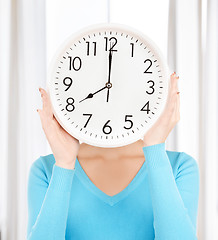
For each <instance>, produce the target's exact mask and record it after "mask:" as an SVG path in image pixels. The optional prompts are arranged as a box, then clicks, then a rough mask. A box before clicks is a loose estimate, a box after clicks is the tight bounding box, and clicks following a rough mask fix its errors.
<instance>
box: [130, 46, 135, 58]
mask: <svg viewBox="0 0 218 240" xmlns="http://www.w3.org/2000/svg"><path fill="white" fill-rule="evenodd" d="M130 45H132V50H131V57H133V52H134V43H130Z"/></svg>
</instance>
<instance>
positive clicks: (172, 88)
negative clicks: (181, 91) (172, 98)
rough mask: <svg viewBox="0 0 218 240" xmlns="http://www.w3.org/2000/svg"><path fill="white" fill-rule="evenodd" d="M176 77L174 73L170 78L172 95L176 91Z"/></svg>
mask: <svg viewBox="0 0 218 240" xmlns="http://www.w3.org/2000/svg"><path fill="white" fill-rule="evenodd" d="M178 79H179V78H178V77H177V76H176V74H175V72H174V73H173V74H171V76H170V93H171V94H174V93H175V92H177V91H178Z"/></svg>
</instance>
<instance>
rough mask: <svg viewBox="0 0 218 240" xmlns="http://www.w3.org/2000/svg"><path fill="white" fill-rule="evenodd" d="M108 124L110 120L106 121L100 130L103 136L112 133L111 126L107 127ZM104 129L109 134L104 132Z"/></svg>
mask: <svg viewBox="0 0 218 240" xmlns="http://www.w3.org/2000/svg"><path fill="white" fill-rule="evenodd" d="M109 122H110V120H108V121H107V122H106V123H105V125H104V126H103V128H102V131H103V133H105V134H110V133H111V132H112V128H111V126H109V125H107V124H108V123H109ZM106 128H108V129H109V130H108V131H109V132H106V131H105V130H106Z"/></svg>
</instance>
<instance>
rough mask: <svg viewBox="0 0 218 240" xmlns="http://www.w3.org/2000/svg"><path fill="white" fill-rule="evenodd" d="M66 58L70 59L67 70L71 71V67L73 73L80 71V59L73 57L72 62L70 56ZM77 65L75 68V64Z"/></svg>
mask: <svg viewBox="0 0 218 240" xmlns="http://www.w3.org/2000/svg"><path fill="white" fill-rule="evenodd" d="M68 58H69V59H70V65H69V70H71V69H72V66H73V69H74V70H75V71H79V70H80V68H81V66H82V60H81V58H80V57H75V58H74V59H73V60H72V57H71V56H68ZM76 62H77V63H78V64H77V65H78V66H77V67H76V66H75V63H76Z"/></svg>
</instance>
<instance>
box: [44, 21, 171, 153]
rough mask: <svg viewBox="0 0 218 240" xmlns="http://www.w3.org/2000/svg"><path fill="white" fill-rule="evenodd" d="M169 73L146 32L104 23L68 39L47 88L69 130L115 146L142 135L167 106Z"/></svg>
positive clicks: (83, 138) (51, 70)
mask: <svg viewBox="0 0 218 240" xmlns="http://www.w3.org/2000/svg"><path fill="white" fill-rule="evenodd" d="M169 79H170V77H169V69H168V66H167V64H166V60H165V59H164V57H163V55H162V53H161V51H160V49H159V48H158V47H157V45H156V44H155V43H154V42H153V41H152V40H151V39H150V38H149V37H148V36H146V35H144V34H143V33H142V32H140V31H138V30H136V29H134V28H132V27H129V26H126V25H123V24H117V23H101V24H95V25H90V26H88V27H86V28H83V29H81V30H80V31H79V32H76V33H75V34H73V35H71V36H70V37H68V38H67V39H66V40H65V41H64V43H63V44H62V45H61V46H60V47H59V49H58V50H57V52H56V54H55V56H54V57H53V59H52V61H51V63H50V65H49V71H48V76H47V83H46V88H47V91H48V94H49V96H50V99H51V104H52V108H53V113H54V116H55V117H56V119H57V121H58V122H59V123H60V125H61V126H62V127H63V128H64V129H65V130H66V131H67V132H68V133H69V134H70V135H72V136H74V137H75V138H77V139H78V140H79V141H81V142H85V143H87V144H89V145H93V146H97V147H106V148H109V147H110V148H113V147H121V146H124V145H128V144H130V143H133V142H135V141H137V140H139V139H142V138H143V136H144V134H145V133H146V131H147V130H148V129H149V128H150V127H151V126H152V125H153V124H154V123H155V121H156V120H157V119H158V117H159V116H160V114H161V113H162V112H163V109H164V107H165V104H166V100H167V95H168V86H169Z"/></svg>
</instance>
